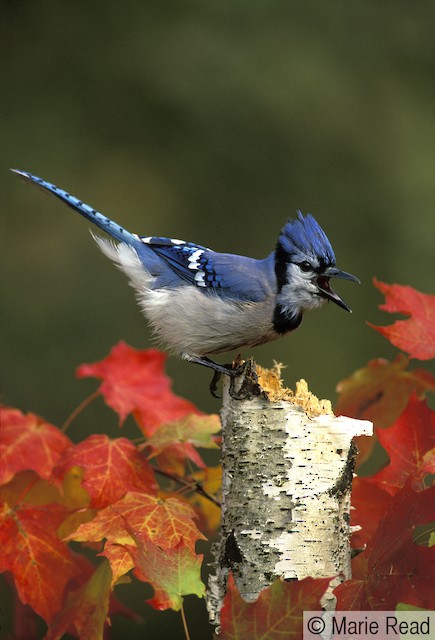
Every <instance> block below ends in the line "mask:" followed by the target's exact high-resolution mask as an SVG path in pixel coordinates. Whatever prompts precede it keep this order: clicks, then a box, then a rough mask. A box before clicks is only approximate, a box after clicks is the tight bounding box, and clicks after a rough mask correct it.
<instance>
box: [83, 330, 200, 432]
mask: <svg viewBox="0 0 435 640" xmlns="http://www.w3.org/2000/svg"><path fill="white" fill-rule="evenodd" d="M165 361H166V355H165V354H164V353H162V352H160V351H158V350H157V349H144V350H142V351H138V350H137V349H134V348H133V347H130V346H129V345H128V344H126V343H125V342H122V341H121V342H119V343H118V344H117V345H116V346H115V347H113V349H112V350H111V352H110V353H109V355H108V356H107V357H106V358H105V359H104V360H100V361H99V362H95V363H93V364H82V365H80V366H79V367H78V369H77V376H78V377H79V378H84V377H87V376H93V377H96V378H100V379H102V380H103V383H102V384H101V386H100V388H99V392H100V393H101V394H102V395H103V396H104V399H105V401H106V403H107V404H108V405H109V407H111V408H112V409H113V410H114V411H116V412H117V413H118V415H119V417H120V420H121V424H122V423H123V421H124V420H125V418H126V417H127V416H128V415H129V414H130V413H131V414H133V416H134V417H135V419H136V421H137V423H138V425H139V427H140V429H141V430H142V431H143V433H144V434H145V435H151V434H153V433H154V431H155V430H156V428H157V427H158V426H159V425H161V424H164V423H166V422H173V421H174V420H177V419H179V418H182V417H184V416H186V415H188V414H190V413H196V414H200V413H201V412H200V411H199V409H197V408H196V407H195V405H194V404H192V403H191V402H189V400H185V399H184V398H180V396H177V395H175V394H174V393H173V391H172V390H171V380H170V379H169V378H168V376H167V375H166V374H165V372H164V364H165Z"/></svg>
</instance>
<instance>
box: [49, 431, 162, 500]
mask: <svg viewBox="0 0 435 640" xmlns="http://www.w3.org/2000/svg"><path fill="white" fill-rule="evenodd" d="M74 466H77V467H82V468H83V469H84V475H83V480H82V487H84V488H85V489H86V491H87V492H88V494H89V496H90V498H91V503H90V505H89V506H90V507H93V508H96V509H101V508H103V507H107V505H109V504H112V503H113V502H116V501H117V500H119V499H120V498H122V496H124V495H125V494H126V493H127V491H135V490H136V491H143V492H146V493H150V494H152V495H156V494H157V491H158V486H157V483H156V481H155V478H154V472H153V470H152V468H151V466H150V465H149V463H148V462H147V461H146V460H145V457H144V456H143V454H141V453H140V451H139V450H138V449H137V448H136V447H135V446H134V444H133V443H132V442H130V441H129V440H127V439H126V438H116V439H114V440H111V439H110V438H108V437H107V436H105V435H92V436H89V437H88V438H86V440H83V441H82V442H80V443H79V444H76V445H74V446H72V447H70V448H69V449H67V450H66V451H65V452H64V454H63V455H62V457H61V459H60V460H59V462H58V464H57V466H56V468H55V470H54V475H55V477H60V478H63V477H64V475H65V473H66V472H67V471H68V470H69V469H71V467H74Z"/></svg>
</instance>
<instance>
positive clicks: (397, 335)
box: [369, 278, 435, 360]
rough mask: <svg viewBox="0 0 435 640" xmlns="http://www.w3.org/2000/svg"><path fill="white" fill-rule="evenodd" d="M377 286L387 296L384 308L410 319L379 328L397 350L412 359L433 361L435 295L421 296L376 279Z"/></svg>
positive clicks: (374, 327) (415, 292) (405, 288)
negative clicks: (407, 354) (400, 350)
mask: <svg viewBox="0 0 435 640" xmlns="http://www.w3.org/2000/svg"><path fill="white" fill-rule="evenodd" d="M374 285H375V287H377V288H378V289H379V291H381V292H382V293H383V294H385V304H383V305H380V309H382V310H383V311H388V312H389V313H402V314H405V315H407V316H409V318H408V319H406V320H397V322H395V323H394V324H392V325H390V326H388V327H377V326H375V325H373V324H370V323H369V324H370V326H371V327H373V329H376V331H379V333H381V334H382V335H383V336H385V337H386V338H387V339H388V340H389V341H390V342H391V343H392V344H394V346H395V347H397V348H398V349H402V351H405V352H406V353H409V355H410V356H411V357H412V358H417V359H418V360H430V359H431V358H434V357H435V296H433V295H428V294H425V293H421V292H420V291H416V290H415V289H413V288H412V287H406V286H403V285H399V284H386V283H385V282H380V281H378V280H376V278H375V279H374Z"/></svg>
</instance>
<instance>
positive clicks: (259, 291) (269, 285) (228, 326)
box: [12, 169, 360, 392]
mask: <svg viewBox="0 0 435 640" xmlns="http://www.w3.org/2000/svg"><path fill="white" fill-rule="evenodd" d="M12 171H13V172H14V173H16V174H18V175H19V176H20V177H21V178H22V179H23V180H25V181H26V182H29V183H31V184H32V185H35V186H36V187H39V188H40V189H42V190H44V191H45V192H47V193H49V194H52V195H53V196H55V197H56V198H59V200H61V201H62V202H64V203H65V204H66V205H68V206H69V207H71V208H72V209H74V210H75V211H77V212H78V213H80V214H81V215H82V216H83V217H84V218H86V219H87V220H88V221H90V222H91V223H93V224H94V225H96V227H98V228H99V229H100V230H102V231H104V232H105V233H106V234H107V235H108V236H110V238H111V239H106V238H102V237H100V236H98V235H95V234H94V233H93V232H92V231H91V233H92V235H93V238H94V240H95V241H96V243H97V245H98V247H99V248H100V249H101V251H102V252H103V253H104V254H105V255H106V256H107V257H108V258H110V259H111V260H112V261H113V262H114V263H115V265H116V266H117V267H119V269H121V271H123V272H124V273H125V274H126V275H127V276H128V278H129V282H130V284H131V285H132V287H133V288H134V290H135V293H136V297H137V300H138V303H139V306H140V308H141V310H142V312H143V314H144V315H145V317H146V319H147V320H148V322H149V324H150V325H151V327H152V329H153V331H154V333H155V334H156V336H157V337H158V338H159V339H160V342H161V344H163V346H164V347H165V348H166V349H167V350H168V351H170V352H172V353H174V354H176V355H178V356H180V357H181V358H182V359H184V360H186V361H189V362H194V363H197V364H200V365H203V366H206V367H209V368H211V369H213V370H214V371H215V376H220V375H221V374H226V375H229V376H230V377H234V376H236V375H237V374H238V373H240V371H239V370H238V368H237V367H236V368H231V367H230V366H228V365H221V364H219V363H217V362H215V361H214V360H212V359H211V358H210V356H212V355H216V354H220V353H225V352H229V351H235V350H241V349H246V348H251V347H255V346H257V345H261V344H264V343H266V342H270V341H272V340H276V339H278V338H281V337H283V336H285V335H287V334H288V333H291V332H293V331H294V330H295V329H297V328H298V327H299V325H300V323H301V321H302V317H303V314H304V312H305V311H310V310H312V309H319V308H320V307H322V306H323V305H324V304H325V303H327V302H328V301H330V302H333V303H335V304H336V305H338V306H339V307H341V308H342V309H345V310H346V311H349V312H350V311H351V309H350V308H349V306H348V305H347V304H346V302H344V300H343V299H342V298H341V297H340V296H339V295H338V294H337V293H336V292H335V291H334V290H333V289H332V288H331V286H330V279H331V278H341V279H343V280H349V281H352V282H356V283H360V280H359V279H358V278H357V277H356V276H354V275H352V274H350V273H347V272H346V271H341V270H340V269H338V268H337V266H336V258H335V254H334V251H333V249H332V246H331V243H330V241H329V240H328V237H327V236H326V234H325V232H324V231H323V229H322V228H321V226H320V225H319V223H318V222H317V221H316V219H315V218H314V217H313V216H312V215H311V214H306V215H303V214H302V213H301V212H300V211H298V212H297V216H296V217H295V218H294V219H289V220H288V221H287V222H286V223H285V225H284V226H283V227H282V229H281V231H280V234H279V236H278V240H277V242H276V245H275V248H274V250H273V251H272V252H271V253H269V255H268V256H267V257H266V258H264V259H255V258H250V257H246V256H241V255H236V254H230V253H219V252H216V251H213V250H212V249H209V248H207V247H205V246H202V245H199V244H196V243H194V242H185V241H184V240H178V239H175V238H166V237H158V236H141V235H138V234H136V233H131V232H130V231H127V229H125V228H123V227H122V226H121V225H119V224H118V223H117V222H114V221H113V220H111V219H110V218H108V217H107V216H105V215H104V214H102V213H100V212H99V211H97V210H96V209H94V208H93V207H91V206H89V205H88V204H85V203H84V202H82V201H81V200H79V199H78V198H76V197H75V196H73V195H70V194H69V193H68V192H66V191H64V190H63V189H60V188H58V187H56V186H55V185H54V184H52V183H51V182H48V181H46V180H44V179H42V178H39V177H38V176H36V175H33V174H32V173H29V172H27V171H21V170H19V169H12ZM114 241H116V242H114ZM210 388H211V390H212V392H213V389H214V388H215V386H214V383H212V385H211V387H210Z"/></svg>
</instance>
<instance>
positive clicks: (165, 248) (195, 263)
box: [139, 237, 274, 302]
mask: <svg viewBox="0 0 435 640" xmlns="http://www.w3.org/2000/svg"><path fill="white" fill-rule="evenodd" d="M140 240H141V241H142V242H143V243H144V244H145V245H146V246H147V247H149V248H150V249H152V250H153V252H154V253H156V254H157V255H158V256H159V257H160V258H162V259H163V260H164V261H165V262H166V263H167V264H168V265H169V266H170V267H171V268H172V270H173V271H174V272H175V273H176V274H177V275H178V276H179V277H180V278H182V279H183V280H185V281H187V282H189V283H190V284H193V285H195V286H197V287H199V288H201V289H203V290H204V292H205V293H211V292H212V291H213V292H215V293H216V294H218V295H222V296H229V297H232V298H235V299H239V300H251V301H253V302H259V301H261V300H264V299H265V298H266V297H267V296H268V295H271V294H272V293H273V290H274V270H273V261H271V257H272V258H273V256H269V258H266V260H255V259H253V258H247V257H244V256H237V255H233V254H228V253H217V252H216V251H212V250H211V249H207V248H206V247H203V246H201V245H197V244H194V243H193V242H184V241H182V240H174V239H171V238H159V237H148V238H140ZM139 255H140V254H139ZM145 266H146V265H145ZM271 267H272V268H271Z"/></svg>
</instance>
